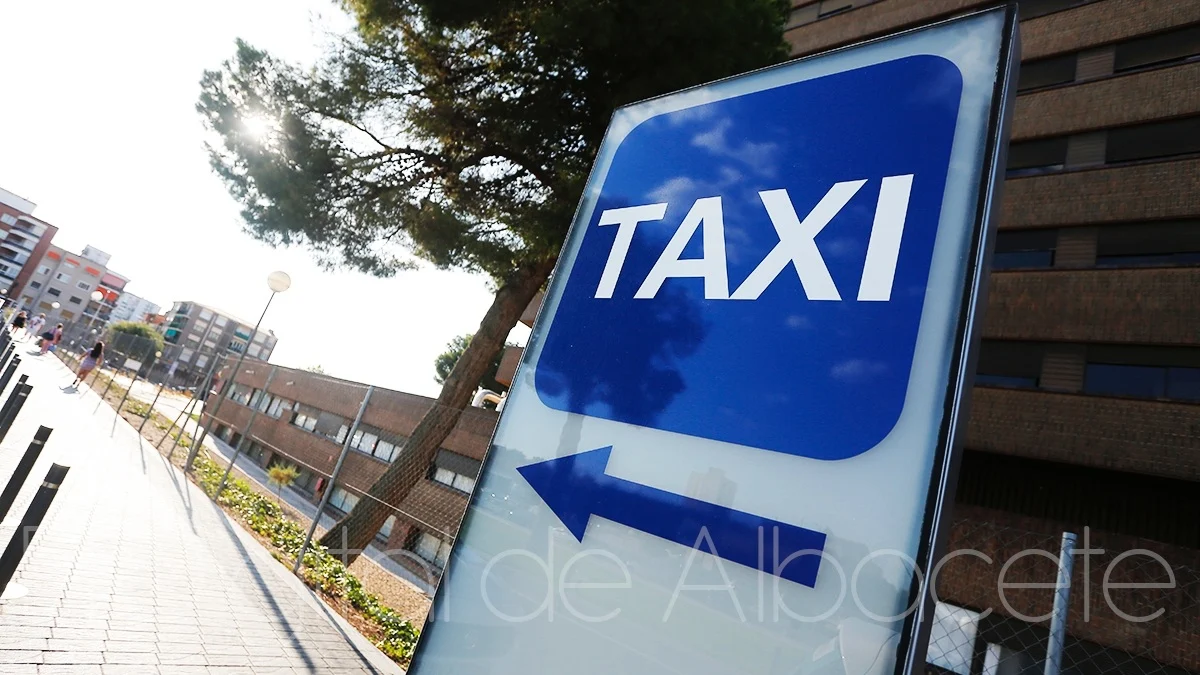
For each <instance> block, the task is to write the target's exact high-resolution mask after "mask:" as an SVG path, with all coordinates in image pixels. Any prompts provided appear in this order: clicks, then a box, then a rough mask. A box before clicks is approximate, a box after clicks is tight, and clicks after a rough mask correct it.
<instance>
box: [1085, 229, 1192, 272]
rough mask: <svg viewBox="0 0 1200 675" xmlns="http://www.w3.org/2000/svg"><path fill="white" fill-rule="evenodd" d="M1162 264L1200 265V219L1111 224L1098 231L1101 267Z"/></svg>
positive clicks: (1098, 263)
mask: <svg viewBox="0 0 1200 675" xmlns="http://www.w3.org/2000/svg"><path fill="white" fill-rule="evenodd" d="M1162 265H1200V221H1196V220H1186V221H1175V222H1163V223H1134V224H1129V225H1110V226H1108V227H1102V228H1100V229H1099V230H1098V231H1097V233H1096V266H1097V267H1152V266H1162Z"/></svg>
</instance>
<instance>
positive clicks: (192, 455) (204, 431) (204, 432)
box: [183, 291, 278, 471]
mask: <svg viewBox="0 0 1200 675" xmlns="http://www.w3.org/2000/svg"><path fill="white" fill-rule="evenodd" d="M276 295H278V293H276V292H275V291H271V297H269V298H267V305H266V306H265V307H263V311H262V314H259V315H258V323H256V324H254V330H252V331H250V340H249V341H248V342H247V343H246V348H245V349H243V350H242V353H241V355H240V356H238V360H237V363H235V364H233V373H232V374H231V375H230V376H229V381H230V383H232V382H234V381H236V380H237V374H238V372H239V371H241V369H242V362H243V361H245V360H246V352H248V351H250V345H252V344H254V338H255V336H257V335H258V329H259V327H261V326H262V322H263V319H265V318H266V316H267V310H268V309H271V301H272V300H274V299H275V296H276ZM224 400H225V397H224V396H220V395H218V396H217V404H216V405H215V406H213V410H212V413H211V414H210V415H209V416H208V424H206V425H204V426H203V427H202V428H201V429H200V437H199V438H197V439H196V443H195V444H194V445H193V446H192V448H191V451H190V452H188V456H187V461H186V462H184V463H183V470H184V471H191V470H192V462H194V461H196V453H198V452H200V448H201V447H203V446H204V439H205V438H207V437H208V432H209V431H210V430H211V429H212V425H213V420H215V419H216V418H217V413H218V412H220V410H221V403H222V402H223V401H224ZM201 419H203V417H201Z"/></svg>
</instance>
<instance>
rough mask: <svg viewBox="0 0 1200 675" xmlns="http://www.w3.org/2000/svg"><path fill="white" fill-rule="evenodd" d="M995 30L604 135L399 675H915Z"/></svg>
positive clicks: (990, 119)
mask: <svg viewBox="0 0 1200 675" xmlns="http://www.w3.org/2000/svg"><path fill="white" fill-rule="evenodd" d="M1016 32H1017V23H1016V12H1015V5H1014V6H1009V7H1006V8H1001V9H998V10H988V11H983V12H978V13H975V14H971V15H968V16H966V17H963V18H961V19H955V20H952V21H946V22H942V23H938V24H935V25H932V26H928V27H925V28H921V29H916V30H912V31H908V32H905V33H901V34H898V35H894V36H889V37H885V38H880V39H878V40H873V41H871V42H867V43H864V44H861V45H856V46H852V47H847V48H843V49H839V50H836V51H833V52H830V53H828V54H822V55H818V56H813V57H810V58H805V59H800V60H796V61H791V62H788V63H785V64H782V65H779V66H776V67H773V68H768V69H765V70H761V71H757V72H754V73H750V74H747V75H744V76H739V77H735V78H731V79H728V80H723V81H720V82H716V83H713V84H710V85H705V86H701V87H697V88H695V89H690V90H687V91H683V92H679V93H677V94H672V95H669V96H664V97H661V98H657V99H653V100H650V101H646V102H643V103H638V104H634V105H630V106H627V107H625V108H622V109H620V110H618V111H617V112H616V113H615V114H614V116H613V120H612V123H611V124H610V126H609V129H608V133H607V135H606V137H605V140H604V142H603V144H602V145H601V148H600V151H599V154H598V156H597V158H596V162H595V165H594V168H593V171H592V175H591V177H590V179H589V182H588V184H587V186H586V188H585V190H584V198H583V201H582V203H581V204H580V207H579V210H578V212H577V215H576V219H575V222H574V223H573V225H572V228H571V231H570V233H569V234H568V237H567V241H566V244H565V246H564V248H563V251H562V254H561V257H560V260H559V265H558V268H557V269H556V271H555V273H554V275H553V277H552V279H553V281H552V282H551V284H550V286H549V288H548V289H547V291H546V296H545V300H544V302H543V305H542V308H541V311H540V313H539V315H538V319H537V322H536V324H535V325H534V328H533V332H532V334H531V336H530V338H529V347H528V348H527V350H526V351H525V353H524V355H523V357H522V362H521V366H520V368H519V370H518V372H517V375H516V378H515V379H514V381H513V385H512V388H511V389H510V390H509V395H508V398H507V403H506V405H505V408H504V411H503V413H502V414H501V416H500V421H499V423H498V425H497V427H496V432H495V436H494V437H493V444H492V447H491V449H490V451H489V453H488V456H487V459H486V462H485V465H484V468H483V471H482V473H481V475H480V478H479V481H478V483H477V484H476V487H475V490H474V492H473V495H472V499H471V502H470V506H469V507H468V511H467V516H466V519H465V521H464V523H463V526H462V528H461V529H460V531H459V535H458V539H457V540H456V541H455V543H454V548H453V550H452V553H451V555H450V562H449V566H448V568H447V570H446V575H445V577H444V580H443V582H442V584H441V586H440V587H439V588H438V591H437V596H436V597H435V600H434V607H436V608H437V616H436V620H434V621H433V622H431V623H429V624H428V625H427V626H426V628H425V631H424V632H423V634H422V637H421V641H420V643H419V644H418V646H417V649H416V653H415V654H414V657H413V661H412V667H411V669H410V671H409V672H410V673H413V675H432V674H433V673H448V672H465V671H472V672H476V671H477V672H485V671H486V672H488V673H492V674H494V675H500V674H504V675H509V674H512V675H516V674H517V673H520V674H521V675H551V674H554V675H557V674H559V673H572V675H609V674H611V673H623V674H628V675H640V674H649V673H688V674H689V675H693V674H699V673H705V674H707V673H714V674H715V673H739V674H740V675H794V674H796V673H803V674H806V675H808V674H813V675H816V674H822V675H824V674H825V673H829V674H831V675H832V674H836V675H888V674H890V673H896V672H907V673H912V672H919V671H920V670H922V669H923V668H924V659H925V648H926V642H927V639H928V638H927V636H928V626H929V623H930V621H931V619H932V616H933V602H932V599H931V597H930V595H929V592H928V591H929V589H928V588H926V583H927V580H928V577H929V573H930V571H931V570H932V569H933V566H934V564H936V561H937V555H938V554H939V552H940V548H941V547H942V546H943V543H942V542H943V540H944V538H945V534H944V532H943V528H942V516H943V513H944V511H945V509H946V505H947V504H951V503H953V486H954V481H955V461H954V457H955V454H956V448H957V447H958V444H959V442H960V438H961V435H962V429H963V425H962V424H961V422H962V420H964V419H965V410H966V406H967V395H968V393H969V390H970V380H971V377H972V375H973V373H972V367H971V364H972V363H973V361H972V352H973V350H974V345H975V343H976V333H977V328H978V323H977V321H976V317H977V316H978V314H979V313H980V307H981V304H982V302H983V300H984V292H985V282H986V279H987V265H988V250H989V246H990V241H991V239H992V236H993V233H994V224H991V225H990V224H989V223H990V218H991V216H992V212H993V211H994V209H995V208H996V206H997V204H998V198H997V195H998V189H999V186H1000V185H1001V182H1002V175H1003V167H1004V147H1005V134H1006V132H1005V129H1006V120H1007V110H1008V108H1009V106H1010V105H1011V100H1012V94H1013V91H1014V89H1013V87H1012V86H1011V77H1012V73H1013V72H1014V71H1015V64H1016V61H1017V58H1018V55H1019V53H1020V49H1019V48H1018V47H1017V44H1016Z"/></svg>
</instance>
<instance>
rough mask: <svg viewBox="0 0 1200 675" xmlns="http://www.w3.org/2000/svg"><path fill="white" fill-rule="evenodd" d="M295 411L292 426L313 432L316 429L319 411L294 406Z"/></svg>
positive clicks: (299, 405) (309, 407) (302, 406)
mask: <svg viewBox="0 0 1200 675" xmlns="http://www.w3.org/2000/svg"><path fill="white" fill-rule="evenodd" d="M295 410H296V412H295V413H294V414H293V415H292V420H291V422H292V424H293V425H295V426H298V427H300V428H301V429H303V430H305V431H315V430H316V428H317V416H318V415H320V414H321V411H320V410H317V409H316V408H313V407H311V406H307V405H304V404H298V405H296V409H295Z"/></svg>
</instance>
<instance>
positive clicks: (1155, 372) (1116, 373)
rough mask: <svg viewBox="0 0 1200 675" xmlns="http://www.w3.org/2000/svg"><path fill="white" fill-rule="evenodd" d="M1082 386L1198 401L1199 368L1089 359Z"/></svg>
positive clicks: (1120, 393)
mask: <svg viewBox="0 0 1200 675" xmlns="http://www.w3.org/2000/svg"><path fill="white" fill-rule="evenodd" d="M1083 390H1084V391H1085V392H1087V393H1089V394H1100V395H1103V396H1132V397H1134V398H1169V399H1177V400H1181V401H1200V368H1186V367H1162V366H1135V365H1125V364H1114V363H1089V364H1088V365H1087V370H1086V371H1085V373H1084V381H1083Z"/></svg>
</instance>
